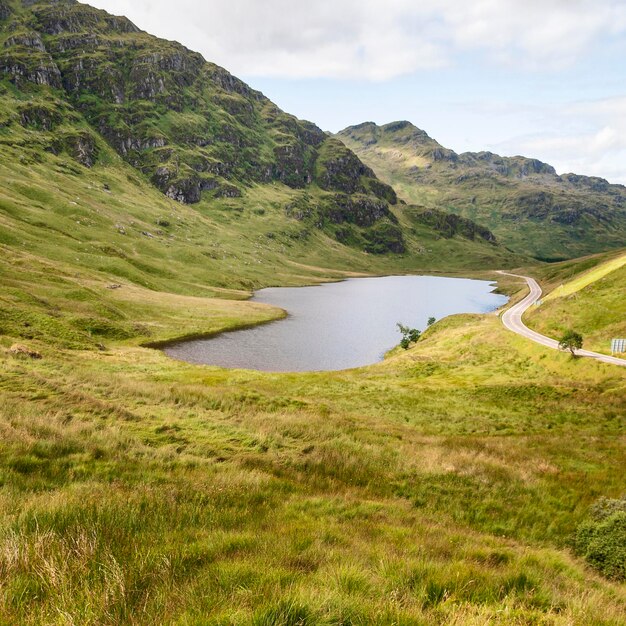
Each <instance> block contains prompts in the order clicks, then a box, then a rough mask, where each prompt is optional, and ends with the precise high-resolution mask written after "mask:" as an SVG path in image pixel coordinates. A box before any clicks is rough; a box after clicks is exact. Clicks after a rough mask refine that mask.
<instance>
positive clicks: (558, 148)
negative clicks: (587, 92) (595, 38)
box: [498, 97, 626, 184]
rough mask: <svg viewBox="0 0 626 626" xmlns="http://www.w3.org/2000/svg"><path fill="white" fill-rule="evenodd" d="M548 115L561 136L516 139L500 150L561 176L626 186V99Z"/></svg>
mask: <svg viewBox="0 0 626 626" xmlns="http://www.w3.org/2000/svg"><path fill="white" fill-rule="evenodd" d="M545 115H546V117H547V118H548V119H559V120H560V126H559V128H558V132H550V131H546V132H545V133H542V134H531V135H526V136H521V137H517V138H514V139H511V140H508V141H506V142H502V143H500V144H499V145H498V148H499V149H501V150H504V151H505V152H507V153H508V154H512V153H516V154H525V155H529V156H535V157H537V158H540V159H542V160H544V161H547V162H549V163H552V165H554V166H555V167H556V169H557V171H558V172H560V173H564V172H576V173H579V174H580V173H582V174H588V175H595V176H601V177H603V178H607V179H609V180H610V181H611V182H620V183H622V184H626V97H618V98H606V99H601V100H591V101H582V102H577V103H574V104H569V105H565V106H562V107H552V108H550V109H546V111H545Z"/></svg>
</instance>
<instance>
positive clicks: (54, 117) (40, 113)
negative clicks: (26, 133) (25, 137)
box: [19, 104, 63, 131]
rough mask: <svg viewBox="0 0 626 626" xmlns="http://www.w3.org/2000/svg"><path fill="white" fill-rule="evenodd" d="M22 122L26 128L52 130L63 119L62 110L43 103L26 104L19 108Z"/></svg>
mask: <svg viewBox="0 0 626 626" xmlns="http://www.w3.org/2000/svg"><path fill="white" fill-rule="evenodd" d="M19 116H20V124H21V125H22V126H24V128H33V129H36V130H45V131H51V130H53V129H54V128H55V127H56V126H57V125H58V124H60V123H61V120H62V119H63V117H62V114H61V112H60V111H58V110H56V109H54V108H51V107H45V106H41V105H37V104H34V105H31V104H26V105H24V106H23V107H22V108H21V109H20V110H19Z"/></svg>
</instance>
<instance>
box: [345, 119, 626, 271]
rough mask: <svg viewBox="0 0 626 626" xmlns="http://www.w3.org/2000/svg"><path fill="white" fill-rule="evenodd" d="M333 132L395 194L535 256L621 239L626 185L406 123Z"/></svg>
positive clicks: (565, 254) (586, 250) (570, 253)
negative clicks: (464, 145)
mask: <svg viewBox="0 0 626 626" xmlns="http://www.w3.org/2000/svg"><path fill="white" fill-rule="evenodd" d="M337 137H338V138H339V139H341V140H342V141H343V142H344V143H345V144H346V146H348V147H349V148H350V149H352V150H354V151H355V152H356V154H358V155H359V157H360V158H361V159H363V161H364V162H365V163H366V164H367V165H369V166H370V167H371V168H372V169H373V170H374V171H375V172H376V174H377V175H378V176H379V177H380V178H381V179H382V180H384V181H385V182H386V183H389V184H391V185H392V186H393V187H394V189H395V190H396V191H397V192H398V194H399V196H400V198H402V199H404V200H405V201H407V202H410V203H412V204H415V205H419V206H422V207H427V208H437V209H440V210H443V211H446V212H449V213H455V214H459V215H462V216H464V217H467V218H470V219H472V220H474V221H475V222H478V223H479V224H483V225H484V226H486V227H488V228H489V229H490V230H492V231H493V232H494V233H495V234H496V236H497V237H498V238H499V239H500V240H501V241H502V242H503V243H505V244H506V245H507V246H509V247H510V248H512V249H513V250H515V251H516V252H518V253H522V254H527V255H529V256H532V257H535V258H537V259H543V260H558V259H567V258H574V257H580V256H583V255H585V254H591V253H595V252H601V251H603V250H609V249H611V248H618V247H621V246H623V245H624V241H625V238H626V187H624V186H622V185H611V184H609V183H608V182H607V181H606V180H604V179H601V178H595V177H588V176H578V175H576V174H564V175H562V176H558V175H557V174H556V172H555V170H554V168H553V167H551V166H550V165H547V164H546V163H542V162H541V161H538V160H536V159H529V158H525V157H521V156H516V157H501V156H498V155H497V154H493V153H491V152H478V153H475V152H465V153H463V154H457V153H456V152H454V151H453V150H449V149H447V148H444V147H443V146H441V145H440V144H439V143H437V142H436V141H435V140H434V139H432V138H431V137H429V136H428V135H427V134H426V133H425V132H424V131H423V130H420V129H419V128H416V127H415V126H413V124H411V123H410V122H394V123H391V124H387V125H385V126H377V125H376V124H373V123H371V122H367V123H364V124H360V125H358V126H351V127H349V128H346V129H345V130H343V131H341V132H340V133H339V134H338V135H337Z"/></svg>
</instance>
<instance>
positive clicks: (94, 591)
mask: <svg viewBox="0 0 626 626" xmlns="http://www.w3.org/2000/svg"><path fill="white" fill-rule="evenodd" d="M113 293H116V294H120V296H119V297H120V298H121V297H122V294H123V290H117V291H115V292H113ZM179 298H180V299H179ZM156 300H158V301H160V300H161V298H160V297H159V298H156ZM200 304H201V300H200V299H196V300H192V302H190V300H189V299H185V298H182V297H180V296H171V299H170V301H169V302H168V301H163V302H161V304H160V308H157V309H156V313H155V318H156V320H157V321H158V323H160V324H165V322H164V320H166V319H168V318H169V316H166V315H165V314H164V313H163V311H164V308H165V306H166V305H167V306H171V307H172V311H174V310H177V311H184V310H188V315H189V317H190V318H194V319H197V318H196V315H197V313H198V312H199V311H201V310H202V307H201V306H200ZM225 306H227V307H232V308H229V309H227V310H226V311H225V313H224V315H225V318H228V316H231V319H232V320H235V319H236V320H237V322H238V323H241V322H242V321H245V320H249V319H258V315H259V312H258V311H257V308H256V307H254V306H253V305H251V304H250V303H246V302H239V303H236V302H235V303H225ZM263 314H264V315H267V312H265V311H264V312H263ZM169 319H170V322H169V323H170V326H168V327H167V328H171V329H173V321H171V318H169ZM144 323H148V321H146V320H144ZM155 323H157V322H155ZM215 323H216V324H217V323H218V321H215ZM219 323H221V324H224V320H220V321H219ZM167 332H170V331H167V330H166V332H165V334H167ZM10 341H11V340H10V339H9V338H4V339H2V341H1V343H2V369H1V370H0V381H1V382H0V385H1V386H2V396H3V408H2V413H3V418H2V421H1V422H0V427H1V428H2V439H1V441H2V444H1V445H2V455H0V485H1V489H0V511H1V515H0V519H1V525H0V574H1V575H0V599H1V601H0V623H3V624H16V623H19V624H50V623H58V624H121V623H128V624H154V623H159V624H161V623H172V624H174V623H175V624H376V623H378V624H442V623H445V624H459V625H461V624H463V625H465V624H485V623H490V624H491V623H493V624H531V623H532V624H535V623H537V624H539V623H541V624H613V625H618V624H620V623H622V618H623V607H624V602H625V601H626V595H625V593H624V589H623V587H622V586H619V585H617V584H614V583H611V582H608V581H605V580H603V579H601V578H600V577H598V576H597V575H596V574H594V573H593V572H592V571H591V570H589V569H588V568H587V567H586V566H585V564H584V563H583V562H582V561H580V560H579V559H577V558H575V557H573V556H572V554H571V553H570V550H569V548H568V546H569V542H570V540H571V537H572V533H573V532H574V530H575V528H576V525H577V524H578V523H579V522H580V521H581V520H582V519H583V518H584V517H585V516H586V514H587V511H588V509H589V507H590V505H591V504H592V503H593V502H594V501H596V500H597V499H598V498H599V497H600V496H608V497H615V496H618V495H620V494H622V493H623V492H624V490H625V487H626V485H625V482H626V481H625V479H624V474H623V472H622V471H621V469H620V468H622V467H624V463H626V456H625V447H624V445H623V444H624V418H625V417H626V416H625V414H624V405H623V398H624V394H625V393H626V377H625V376H624V375H623V373H622V372H620V371H616V370H615V368H610V367H608V366H603V365H601V364H598V363H593V362H587V361H580V360H571V359H570V358H569V357H567V356H566V355H564V354H558V353H553V352H551V351H544V350H543V349H541V348H540V347H538V346H534V345H533V344H531V343H529V342H526V341H525V340H523V339H522V338H520V337H517V336H515V335H513V334H510V333H507V332H506V331H504V330H503V329H502V328H501V326H500V322H499V320H498V319H497V318H496V317H495V316H484V317H483V316H457V317H453V318H449V319H447V320H443V321H441V322H439V323H438V324H436V325H435V326H434V327H433V328H431V329H430V330H429V331H428V332H427V333H426V335H425V337H424V339H423V340H422V341H420V343H419V344H417V346H416V347H415V348H412V349H411V350H409V351H408V352H404V351H401V352H397V353H395V354H394V355H393V356H391V358H389V359H388V360H386V361H385V362H383V363H381V364H379V365H376V366H372V367H369V368H363V369H358V370H352V371H346V372H336V373H310V374H280V375H279V374H267V373H259V372H250V371H227V370H222V369H219V368H213V367H197V366H191V365H186V364H182V363H178V362H175V361H171V360H169V359H167V358H166V357H165V356H163V355H162V354H161V353H160V352H158V351H154V350H149V349H145V348H141V347H137V346H133V345H132V344H133V342H134V340H133V339H132V338H131V339H126V340H122V341H112V342H111V344H110V345H109V346H108V349H107V350H105V351H93V350H82V351H81V350H67V349H62V348H59V347H57V346H54V345H51V344H47V343H44V342H41V341H36V340H33V341H31V342H30V343H29V345H31V346H34V347H36V348H37V349H38V350H40V351H41V353H42V356H43V358H42V359H41V360H30V359H24V358H21V357H15V356H12V355H10V354H9V353H8V350H7V348H8V347H9V344H10Z"/></svg>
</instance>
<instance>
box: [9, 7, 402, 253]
mask: <svg viewBox="0 0 626 626" xmlns="http://www.w3.org/2000/svg"><path fill="white" fill-rule="evenodd" d="M24 4H25V5H27V8H25V7H24V6H21V5H19V4H18V3H17V2H13V3H8V2H5V3H4V5H3V6H4V9H3V13H2V14H3V15H4V16H5V17H4V24H3V27H2V37H1V39H2V40H1V41H0V43H1V44H2V47H3V51H2V54H1V55H0V72H1V73H2V75H3V76H4V77H5V78H7V79H8V81H9V82H10V84H11V88H10V89H6V88H5V90H4V93H3V94H2V95H3V100H4V108H5V110H6V111H7V114H6V115H5V119H4V120H3V127H4V128H5V129H9V130H7V131H5V133H6V132H8V133H10V129H11V127H12V126H15V125H20V126H22V127H24V128H26V129H28V130H31V131H34V134H35V136H36V137H35V141H34V142H33V141H32V139H33V138H32V137H29V138H28V141H25V142H24V143H23V144H22V145H20V146H19V148H20V152H21V155H22V157H23V158H25V159H37V158H38V157H39V156H40V155H41V152H42V151H46V152H50V153H53V154H61V153H66V154H69V155H70V156H72V157H74V158H75V159H76V161H78V162H79V163H80V164H82V165H83V166H85V167H88V168H89V167H92V166H93V165H94V164H96V163H97V162H98V160H99V159H101V158H102V154H101V153H102V147H101V145H100V144H101V139H104V140H106V142H107V143H108V145H109V146H111V147H112V148H113V149H114V150H115V151H116V152H117V153H118V154H119V155H120V156H121V157H122V158H123V159H124V160H125V161H126V162H127V163H129V164H130V165H132V166H133V167H134V168H136V169H138V170H139V171H141V172H142V173H143V174H144V175H145V176H146V177H147V178H148V179H149V180H150V181H151V182H152V183H153V184H154V185H155V186H156V187H157V188H159V189H160V190H161V191H162V192H163V193H164V194H165V195H167V196H168V197H169V198H172V199H174V200H178V201H180V202H184V203H188V204H195V203H198V202H199V201H200V200H201V199H202V197H203V196H204V197H206V198H208V199H210V198H222V197H230V198H234V197H240V196H241V195H242V194H243V191H244V189H246V188H249V187H250V186H251V185H253V184H268V183H272V182H280V183H283V184H284V185H286V186H288V187H290V188H293V189H305V188H307V187H310V186H311V185H312V184H313V183H314V184H315V187H316V188H317V189H318V190H320V191H322V192H323V193H320V194H319V198H320V203H319V206H318V207H317V210H316V214H315V216H312V221H314V222H316V223H317V224H318V225H320V226H321V227H325V226H327V225H328V229H329V230H330V231H332V230H333V226H332V225H334V224H336V223H342V224H343V223H344V222H345V223H350V224H351V230H352V231H353V232H352V239H353V240H354V243H355V244H357V245H360V247H362V248H367V247H368V245H370V246H371V245H374V244H373V243H372V241H371V240H372V236H371V233H370V232H369V229H371V227H372V226H373V225H375V224H376V225H378V224H381V223H385V224H386V225H387V229H386V233H387V234H388V235H389V237H390V240H389V241H388V242H386V243H387V245H383V246H382V248H383V251H388V250H390V251H395V252H401V251H403V248H404V246H403V241H402V236H401V233H400V231H399V229H398V228H397V226H395V225H396V222H397V220H396V218H395V216H394V215H393V214H392V213H391V211H390V210H389V205H390V204H391V205H393V204H395V202H396V197H395V194H394V192H393V190H392V189H390V188H389V187H388V186H387V185H384V184H383V183H380V182H379V181H377V180H376V179H375V176H374V174H373V173H372V171H371V170H370V169H369V168H367V167H366V166H364V165H363V164H362V163H361V162H360V161H359V159H358V158H356V157H355V155H353V154H352V153H351V152H350V151H348V150H346V149H345V148H344V147H343V145H342V144H340V143H339V142H337V141H336V140H333V139H331V138H328V137H327V136H326V135H325V134H324V133H323V132H322V131H321V130H320V129H319V128H317V127H316V126H314V125H313V124H310V123H308V122H302V121H300V120H297V119H295V118H294V117H292V116H289V115H286V114H285V113H283V112H282V111H280V110H279V109H278V108H277V107H276V106H275V105H274V104H272V103H271V102H270V101H269V100H268V99H267V98H265V97H264V96H263V95H262V94H260V93H258V92H255V91H253V90H252V89H250V88H249V87H248V86H247V85H245V84H244V83H242V82H241V81H240V80H238V79H236V78H235V77H233V76H231V75H230V74H229V73H228V72H226V71H225V70H223V69H222V68H219V67H217V66H215V65H212V64H210V63H206V62H205V61H204V59H203V58H202V57H201V55H199V54H197V53H194V52H191V51H189V50H187V49H186V48H184V47H183V46H181V45H180V44H177V43H175V42H167V41H163V40H159V39H157V38H155V37H152V36H150V35H148V34H146V33H143V32H141V31H140V30H139V29H138V28H137V27H136V26H134V25H133V24H132V23H131V22H129V21H128V20H127V19H125V18H118V17H113V16H110V15H108V14H107V13H105V12H103V11H99V10H96V9H93V8H91V7H89V6H87V5H82V4H79V3H76V2H74V1H73V0H65V1H60V2H35V3H32V2H28V3H24ZM11 113H12V114H11ZM9 136H10V134H9ZM33 144H34V145H33ZM14 146H15V143H14ZM368 236H369V237H368ZM375 243H380V242H375ZM378 248H381V247H380V246H378Z"/></svg>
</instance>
